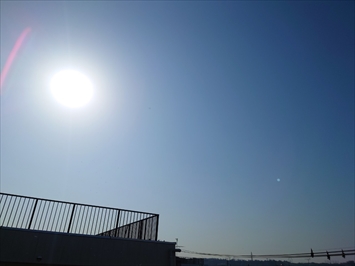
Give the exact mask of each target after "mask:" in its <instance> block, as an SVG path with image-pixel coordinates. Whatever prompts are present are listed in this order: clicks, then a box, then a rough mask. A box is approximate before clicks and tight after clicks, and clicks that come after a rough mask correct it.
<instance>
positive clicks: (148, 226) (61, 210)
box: [0, 193, 159, 240]
mask: <svg viewBox="0 0 355 266" xmlns="http://www.w3.org/2000/svg"><path fill="white" fill-rule="evenodd" d="M158 222H159V215H158V214H154V213H147V212H139V211H132V210H125V209H117V208H107V207H102V206H94V205H87V204H78V203H72V202H64V201H56V200H48V199H40V198H34V197H25V196H20V195H13V194H7V193H0V226H4V227H14V228H22V229H32V230H42V231H51V232H62V233H73V234H84V235H98V236H109V237H120V238H133V239H143V240H157V239H158Z"/></svg>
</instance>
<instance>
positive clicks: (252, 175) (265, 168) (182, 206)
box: [1, 1, 355, 261]
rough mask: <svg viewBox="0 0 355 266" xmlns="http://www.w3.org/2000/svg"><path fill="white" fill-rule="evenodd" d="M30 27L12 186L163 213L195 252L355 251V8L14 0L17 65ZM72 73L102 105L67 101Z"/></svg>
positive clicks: (6, 42) (5, 187)
mask: <svg viewBox="0 0 355 266" xmlns="http://www.w3.org/2000/svg"><path fill="white" fill-rule="evenodd" d="M28 27H30V28H31V31H30V32H29V34H28V35H27V37H26V38H25V40H24V42H23V43H22V46H21V48H20V49H19V51H18V53H17V56H16V58H15V59H14V61H13V63H12V65H11V68H10V69H9V71H8V74H7V77H6V80H5V81H4V84H3V87H2V92H1V191H2V192H7V193H13V194H21V195H27V196H34V197H41V198H50V199H57V200H65V201H74V202H79V203H88V204H94V205H103V206H110V207H117V208H125V209H133V210H140V211H147V212H154V213H159V214H160V223H159V228H160V231H159V239H161V240H165V241H175V238H178V239H179V245H182V246H184V247H183V249H188V250H194V251H201V252H210V253H223V254H250V252H253V253H254V254H268V253H269V254H270V253H271V254H280V253H298V252H308V251H309V250H310V248H313V249H314V250H316V251H323V250H325V249H332V248H354V246H355V243H354V241H355V240H354V234H355V232H354V1H298V2H296V1H265V2H263V1H235V2H233V1H221V2H219V1H208V2H201V1H184V2H177V1H174V2H165V1H136V2H121V1H117V2H116V1H107V2H103V1H102V2H101V1H78V2H72V1H68V2H65V1H48V2H45V1H23V2H21V1H1V68H2V69H3V68H4V66H5V62H6V60H7V58H8V56H9V55H10V52H11V50H12V49H13V46H14V44H15V42H16V40H17V38H18V37H19V36H20V34H21V32H23V31H24V30H25V29H26V28H28ZM66 68H73V69H77V70H79V71H81V72H82V73H85V74H86V75H87V76H88V77H89V78H90V80H91V81H92V83H93V85H94V96H93V98H92V100H91V101H90V102H89V104H87V105H85V106H83V107H81V108H77V109H70V108H68V107H65V106H63V105H61V104H59V103H58V102H57V101H56V100H55V99H54V98H53V96H52V94H51V93H50V90H49V81H50V78H51V77H52V76H53V75H54V74H55V73H56V72H58V71H59V70H62V69H66ZM278 180H279V181H278ZM347 259H349V258H347ZM337 260H338V261H342V260H341V258H337ZM323 261H324V259H323Z"/></svg>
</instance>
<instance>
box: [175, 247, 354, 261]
mask: <svg viewBox="0 0 355 266" xmlns="http://www.w3.org/2000/svg"><path fill="white" fill-rule="evenodd" d="M181 252H183V253H189V254H196V255H203V256H216V257H229V258H230V257H234V258H251V256H252V258H269V259H276V258H277V259H281V258H288V259H293V258H313V257H327V258H328V259H330V257H336V256H342V257H343V258H345V257H346V256H350V255H355V249H346V250H343V249H338V250H333V251H319V252H313V250H311V252H304V253H291V254H263V255H255V254H252V255H231V254H217V253H206V252H196V251H191V250H185V249H183V250H181Z"/></svg>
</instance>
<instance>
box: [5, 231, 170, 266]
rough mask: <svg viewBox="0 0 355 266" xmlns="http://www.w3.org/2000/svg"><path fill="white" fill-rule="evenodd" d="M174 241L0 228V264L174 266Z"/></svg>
mask: <svg viewBox="0 0 355 266" xmlns="http://www.w3.org/2000/svg"><path fill="white" fill-rule="evenodd" d="M174 250H175V243H172V242H161V241H146V240H134V239H123V238H108V237H99V236H86V235H74V234H65V233H53V232H43V231H34V230H24V229H14V228H7V227H1V228H0V265H2V266H4V265H23V264H25V263H26V265H27V264H28V265H39V264H44V265H45V264H47V265H72V266H74V265H117V266H121V265H122V266H123V265H125V266H128V265H142V266H143V265H156V266H160V265H164V266H168V265H171V266H175V251H174Z"/></svg>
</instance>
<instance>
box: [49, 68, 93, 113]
mask: <svg viewBox="0 0 355 266" xmlns="http://www.w3.org/2000/svg"><path fill="white" fill-rule="evenodd" d="M50 89H51V91H52V94H53V96H54V98H55V99H56V100H57V101H58V102H59V103H61V104H63V105H65V106H67V107H70V108H78V107H82V106H84V105H85V104H87V103H89V102H90V100H91V98H92V96H93V92H94V90H93V85H92V83H91V81H90V79H89V78H88V77H86V76H85V75H84V74H82V73H81V72H79V71H76V70H72V69H68V70H62V71H60V72H58V73H57V74H55V75H54V76H53V77H52V79H51V82H50Z"/></svg>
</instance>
